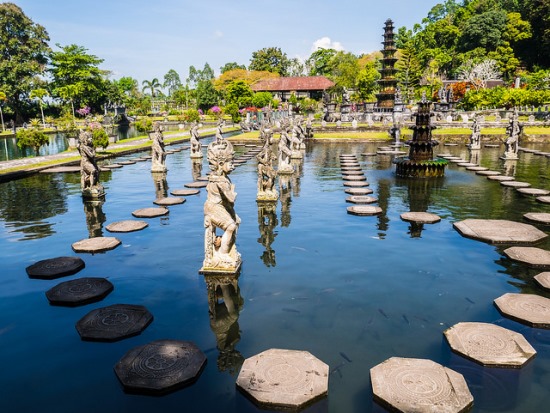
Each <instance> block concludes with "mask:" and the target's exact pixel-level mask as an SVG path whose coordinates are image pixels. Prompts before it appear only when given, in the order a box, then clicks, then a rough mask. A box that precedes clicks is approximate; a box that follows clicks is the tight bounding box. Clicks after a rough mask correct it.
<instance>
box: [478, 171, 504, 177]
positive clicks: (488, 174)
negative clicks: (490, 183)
mask: <svg viewBox="0 0 550 413" xmlns="http://www.w3.org/2000/svg"><path fill="white" fill-rule="evenodd" d="M476 175H481V176H497V175H501V173H500V172H499V171H476Z"/></svg>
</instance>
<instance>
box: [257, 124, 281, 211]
mask: <svg viewBox="0 0 550 413" xmlns="http://www.w3.org/2000/svg"><path fill="white" fill-rule="evenodd" d="M272 137H273V131H272V130H271V129H269V128H265V127H262V129H261V131H260V139H261V140H262V142H263V144H264V146H263V148H262V150H261V152H260V153H259V154H258V155H257V156H256V159H257V160H258V195H257V196H256V200H257V201H277V199H279V193H278V192H277V190H276V189H274V187H275V178H276V177H277V172H276V171H275V169H273V161H274V160H275V159H276V158H275V155H273V151H272V150H271V143H272Z"/></svg>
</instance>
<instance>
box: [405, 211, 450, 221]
mask: <svg viewBox="0 0 550 413" xmlns="http://www.w3.org/2000/svg"><path fill="white" fill-rule="evenodd" d="M401 219H402V220H403V221H407V222H416V223H419V224H434V223H436V222H439V221H441V218H440V217H439V216H438V215H436V214H430V213H429V212H404V213H403V214H401Z"/></svg>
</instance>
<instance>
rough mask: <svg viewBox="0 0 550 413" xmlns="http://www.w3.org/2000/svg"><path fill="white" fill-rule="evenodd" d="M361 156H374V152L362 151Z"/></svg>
mask: <svg viewBox="0 0 550 413" xmlns="http://www.w3.org/2000/svg"><path fill="white" fill-rule="evenodd" d="M361 156H376V152H363V153H362V154H361Z"/></svg>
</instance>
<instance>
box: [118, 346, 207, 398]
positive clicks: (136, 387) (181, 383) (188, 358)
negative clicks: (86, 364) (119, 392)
mask: <svg viewBox="0 0 550 413" xmlns="http://www.w3.org/2000/svg"><path fill="white" fill-rule="evenodd" d="M205 364H206V356H205V355H204V353H203V352H202V351H201V350H200V349H199V348H198V347H197V346H196V345H195V344H194V343H192V342H191V341H181V340H156V341H153V342H151V343H148V344H145V345H143V346H138V347H135V348H133V349H131V350H130V351H128V352H127V353H126V354H125V355H124V356H123V357H122V358H121V359H120V360H119V361H118V363H117V364H116V365H115V368H114V370H115V374H116V376H117V377H118V379H119V380H120V383H121V384H122V386H123V388H124V390H125V391H126V392H128V393H135V394H153V395H161V394H167V393H170V392H172V391H174V390H178V389H181V388H183V387H185V386H187V385H190V384H192V383H194V382H195V381H197V379H198V378H199V376H200V374H201V373H202V370H203V368H204V366H205Z"/></svg>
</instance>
